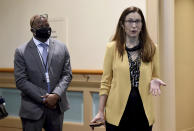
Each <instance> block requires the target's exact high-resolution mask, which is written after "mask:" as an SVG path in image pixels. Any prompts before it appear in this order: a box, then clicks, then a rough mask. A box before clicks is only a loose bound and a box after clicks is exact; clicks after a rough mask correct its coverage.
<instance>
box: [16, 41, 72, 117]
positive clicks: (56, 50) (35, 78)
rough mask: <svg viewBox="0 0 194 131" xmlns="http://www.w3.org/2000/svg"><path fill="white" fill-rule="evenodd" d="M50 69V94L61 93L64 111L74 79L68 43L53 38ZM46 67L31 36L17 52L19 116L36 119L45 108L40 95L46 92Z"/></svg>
mask: <svg viewBox="0 0 194 131" xmlns="http://www.w3.org/2000/svg"><path fill="white" fill-rule="evenodd" d="M48 72H49V77H50V89H51V93H56V94H58V95H59V96H60V100H59V102H58V104H59V107H60V110H61V112H64V111H65V110H67V109H68V108H69V104H68V100H67V97H66V90H67V88H68V85H69V83H70V82H71V80H72V71H71V65H70V56H69V52H68V50H67V48H66V46H65V44H63V43H61V42H59V41H57V40H54V39H50V40H49V54H48ZM44 73H45V69H44V67H43V65H42V61H41V58H40V56H39V53H38V50H37V46H36V45H35V43H34V41H33V40H32V39H31V40H30V41H29V42H28V43H27V44H25V45H22V46H20V47H19V48H17V49H16V51H15V58H14V75H15V81H16V87H17V88H18V89H19V90H21V107H20V113H19V114H20V117H22V118H27V119H32V120H37V119H39V118H40V117H41V116H42V114H43V111H44V108H45V106H44V105H43V104H42V98H41V96H44V95H45V94H46V93H47V83H46V79H45V74H44Z"/></svg>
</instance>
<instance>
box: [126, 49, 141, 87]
mask: <svg viewBox="0 0 194 131" xmlns="http://www.w3.org/2000/svg"><path fill="white" fill-rule="evenodd" d="M127 54H128V59H129V71H130V78H131V87H136V88H138V86H139V76H140V65H141V57H140V55H139V56H138V57H137V58H136V59H135V60H132V58H131V55H130V51H127Z"/></svg>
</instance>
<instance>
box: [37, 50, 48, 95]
mask: <svg viewBox="0 0 194 131" xmlns="http://www.w3.org/2000/svg"><path fill="white" fill-rule="evenodd" d="M38 54H39V56H40V58H41V62H42V66H43V67H44V68H45V73H44V75H45V79H46V83H47V87H48V90H47V92H48V93H50V79H49V73H48V64H47V63H48V62H47V61H46V64H45V63H44V62H43V57H42V55H41V53H40V51H39V49H38ZM47 59H48V57H47Z"/></svg>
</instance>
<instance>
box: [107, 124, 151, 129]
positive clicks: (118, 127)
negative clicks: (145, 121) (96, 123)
mask: <svg viewBox="0 0 194 131" xmlns="http://www.w3.org/2000/svg"><path fill="white" fill-rule="evenodd" d="M106 131H152V126H149V127H148V129H144V128H143V127H130V126H129V125H128V127H123V126H115V125H112V124H110V123H108V122H106Z"/></svg>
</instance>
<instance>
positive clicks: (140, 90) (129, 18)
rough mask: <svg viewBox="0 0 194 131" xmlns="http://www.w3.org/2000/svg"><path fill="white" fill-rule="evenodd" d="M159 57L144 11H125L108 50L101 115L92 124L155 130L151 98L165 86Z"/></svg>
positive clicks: (115, 130) (110, 130) (123, 130)
mask: <svg viewBox="0 0 194 131" xmlns="http://www.w3.org/2000/svg"><path fill="white" fill-rule="evenodd" d="M158 55H159V54H158V47H157V46H156V45H155V44H154V43H153V42H152V40H151V39H150V37H149V35H148V32H147V29H146V23H145V19H144V16H143V13H142V11H141V10H140V9H139V8H137V7H129V8H127V9H125V10H124V11H123V13H122V14H121V16H120V19H119V22H118V25H117V29H116V33H115V35H114V37H113V40H112V41H111V42H110V43H108V45H107V48H106V54H105V58H104V67H103V75H102V80H101V87H100V92H99V95H100V101H99V112H98V114H97V115H96V116H95V117H94V118H93V120H92V121H91V122H92V123H98V122H105V124H106V130H107V131H151V130H152V125H153V123H154V113H153V102H152V96H153V95H154V96H156V95H159V94H160V85H165V83H164V82H163V81H161V80H160V79H159V58H158ZM104 109H105V113H104Z"/></svg>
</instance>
